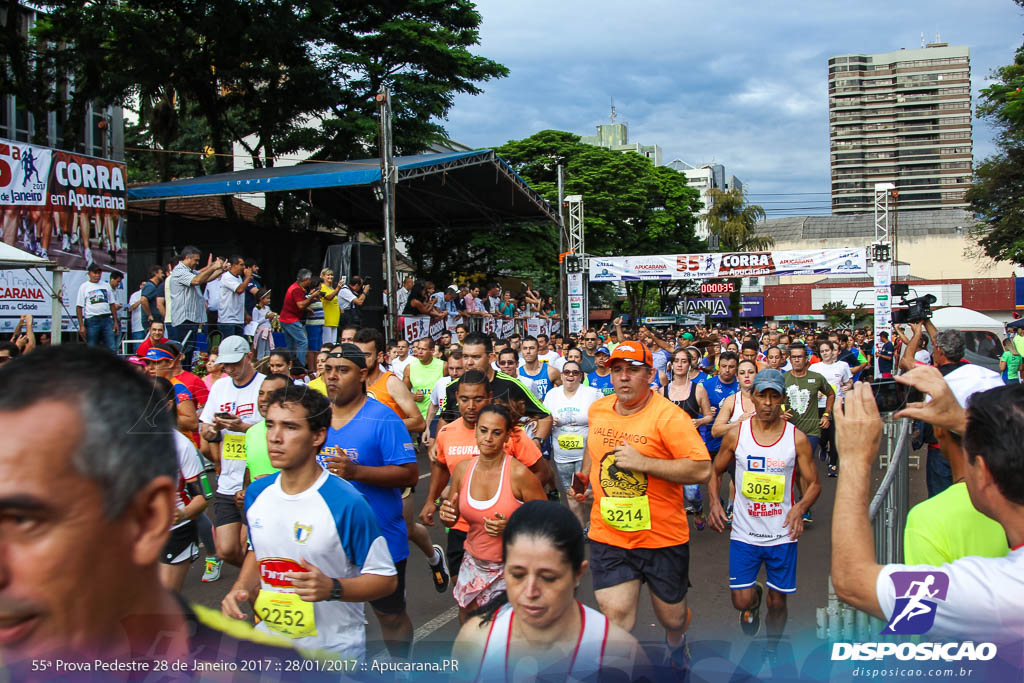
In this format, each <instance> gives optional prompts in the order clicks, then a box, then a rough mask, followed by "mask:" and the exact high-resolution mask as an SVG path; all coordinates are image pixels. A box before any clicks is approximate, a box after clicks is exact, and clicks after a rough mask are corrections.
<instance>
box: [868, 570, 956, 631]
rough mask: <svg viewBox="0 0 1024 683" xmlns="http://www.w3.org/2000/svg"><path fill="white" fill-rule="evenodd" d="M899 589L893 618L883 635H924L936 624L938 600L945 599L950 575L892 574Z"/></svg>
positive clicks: (929, 573) (894, 583)
mask: <svg viewBox="0 0 1024 683" xmlns="http://www.w3.org/2000/svg"><path fill="white" fill-rule="evenodd" d="M889 578H890V579H892V584H893V587H894V588H895V589H896V604H895V606H894V607H893V609H892V618H891V619H889V623H888V624H887V625H886V627H885V629H883V630H882V633H899V634H903V635H921V634H923V633H927V632H928V631H929V629H931V627H932V626H933V625H934V624H935V612H936V610H937V609H938V604H937V603H936V600H942V601H945V600H946V593H947V592H948V591H949V576H947V575H946V574H945V573H944V572H940V571H934V572H893V573H892V574H891V575H890V576H889Z"/></svg>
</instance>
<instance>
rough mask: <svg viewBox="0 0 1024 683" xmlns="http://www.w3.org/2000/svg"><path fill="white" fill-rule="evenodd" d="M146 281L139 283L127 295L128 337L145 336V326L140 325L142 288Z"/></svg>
mask: <svg viewBox="0 0 1024 683" xmlns="http://www.w3.org/2000/svg"><path fill="white" fill-rule="evenodd" d="M145 286H146V281H145V280H143V281H142V282H140V283H139V288H138V289H136V290H135V291H134V292H132V295H131V296H130V297H128V338H129V339H132V340H138V339H142V338H143V337H145V336H146V328H144V327H143V326H142V288H143V287H145Z"/></svg>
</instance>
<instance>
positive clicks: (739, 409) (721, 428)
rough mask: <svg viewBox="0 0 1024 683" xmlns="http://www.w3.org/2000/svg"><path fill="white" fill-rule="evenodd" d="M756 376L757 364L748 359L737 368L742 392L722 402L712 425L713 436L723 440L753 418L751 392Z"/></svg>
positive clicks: (737, 377) (742, 361)
mask: <svg viewBox="0 0 1024 683" xmlns="http://www.w3.org/2000/svg"><path fill="white" fill-rule="evenodd" d="M756 375H757V363H755V362H754V361H752V360H747V359H743V360H741V361H740V364H739V366H738V367H737V368H736V381H738V382H739V383H740V390H739V391H738V392H736V393H735V394H733V395H732V396H730V397H729V398H727V399H725V400H724V401H722V405H721V407H720V408H719V409H718V414H717V415H716V416H715V422H714V424H712V425H711V436H713V437H715V438H716V439H721V438H722V437H724V436H725V435H726V434H728V433H729V432H730V431H731V430H733V429H736V428H737V427H738V426H739V424H740V423H741V422H743V421H744V420H749V419H750V417H751V416H753V414H754V402H753V401H752V400H751V398H750V395H751V394H750V392H751V390H752V387H753V386H754V377H755V376H756Z"/></svg>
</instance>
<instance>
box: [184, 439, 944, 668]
mask: <svg viewBox="0 0 1024 683" xmlns="http://www.w3.org/2000/svg"><path fill="white" fill-rule="evenodd" d="M817 464H818V467H819V477H820V481H821V484H822V489H823V490H822V494H821V497H820V498H819V500H818V502H817V503H816V504H815V506H814V510H813V512H814V522H813V524H811V525H810V526H808V527H807V528H806V530H805V532H804V534H803V536H802V537H801V538H800V541H799V543H800V545H799V560H798V568H797V592H796V593H795V594H793V595H791V596H790V597H789V604H788V608H789V621H788V623H787V626H786V635H787V636H788V637H789V638H790V640H791V642H792V643H793V647H794V651H795V652H796V653H797V655H798V656H797V660H798V661H801V660H802V659H803V656H806V654H807V652H809V651H810V650H811V649H813V645H815V644H816V643H817V641H816V640H815V639H814V631H815V609H816V608H817V607H823V606H825V603H826V600H827V596H828V575H829V553H830V548H831V546H830V541H831V520H832V506H833V501H834V499H835V490H836V479H830V478H828V477H827V476H825V466H824V464H823V463H820V462H818V463H817ZM924 464H925V463H924V452H923V451H921V462H920V469H918V470H915V469H911V470H910V472H911V475H910V500H911V504H912V505H913V504H915V503H917V502H919V501H921V500H923V499H924V498H925V497H926V491H925V472H924ZM419 466H420V472H421V473H427V472H429V466H428V463H427V459H426V456H425V455H423V454H422V453H421V454H420V458H419ZM874 473H875V477H874V479H875V484H874V486H875V487H877V485H878V483H879V481H880V480H881V477H882V475H883V474H884V470H881V469H879V468H878V467H877V466H876V468H875V471H874ZM840 476H841V475H840ZM421 481H422V484H421V485H420V486H419V487H417V490H416V494H415V495H416V501H417V507H416V509H417V510H418V509H419V508H420V507H421V506H422V505H423V502H424V499H425V498H426V493H427V485H426V479H425V478H424V479H422V480H421ZM430 535H431V538H432V540H433V541H434V542H436V543H439V544H441V546H442V547H444V546H445V534H444V529H443V527H441V526H440V525H438V526H435V527H433V528H431V529H430ZM728 553H729V536H728V530H727V531H726V532H725V533H722V534H718V533H716V532H714V531H712V530H711V529H710V528H708V529H705V530H704V531H697V530H696V528H695V527H694V525H693V520H692V516H691V518H690V581H691V583H692V587H691V588H690V591H689V594H688V599H689V604H690V609H691V610H692V611H693V622H692V625H691V627H690V631H689V635H688V638H689V640H690V647H691V652H692V653H693V656H694V659H695V661H697V662H698V663H697V664H696V665H695V672H696V673H697V674H698V676H697V678H701V676H700V675H699V674H700V673H701V670H702V668H704V669H706V670H707V674H708V675H709V676H711V677H712V678H715V679H717V678H718V676H714V675H712V672H714V671H718V670H719V669H720V668H721V667H722V666H726V667H730V666H731V667H735V666H736V664H735V663H736V662H740V661H743V662H747V660H748V658H749V657H750V652H751V650H750V649H749V648H750V645H751V643H750V639H749V638H747V637H746V636H744V635H743V633H742V632H741V631H740V627H739V623H738V616H737V612H736V610H735V609H734V608H733V606H732V602H731V599H730V593H729V586H728V566H729V557H728ZM407 571H408V573H407V599H408V605H409V607H408V611H409V616H410V617H411V619H412V622H413V626H414V627H415V629H416V645H415V649H414V654H413V657H414V659H416V660H418V661H433V660H437V659H442V658H444V657H446V656H447V655H448V653H449V651H450V647H451V643H452V641H453V640H454V639H455V636H456V635H457V634H458V629H459V624H458V617H457V607H456V605H455V601H454V599H453V598H452V597H451V593H450V589H449V592H447V593H445V594H439V593H437V592H436V590H435V589H434V585H433V582H432V581H431V579H430V575H429V572H428V566H427V562H426V558H424V556H423V553H422V552H420V551H419V549H418V548H416V547H415V546H414V547H413V548H412V553H411V555H410V557H409V562H408V570H407ZM202 573H203V563H202V562H201V561H197V562H196V563H195V564H194V565H193V566H192V569H191V571H190V572H189V575H188V578H187V580H186V582H185V588H184V591H183V592H184V595H185V597H186V598H187V599H188V600H190V601H192V602H196V603H200V604H203V605H207V606H209V607H215V608H219V605H220V601H221V598H222V597H223V596H224V594H225V593H226V592H227V591H228V590H229V589H230V588H231V585H232V584H233V582H234V580H235V577H236V576H237V573H238V570H237V569H236V568H234V567H231V566H227V565H225V567H224V571H223V573H222V576H221V579H220V580H219V581H217V582H215V583H209V584H206V583H202V582H201V580H200V579H201V577H202ZM762 579H763V572H762ZM578 595H579V599H580V600H581V601H582V602H584V603H585V604H587V605H590V606H591V607H596V606H597V602H596V600H594V591H593V587H592V584H591V577H590V575H589V573H588V574H587V575H585V576H584V579H583V582H582V583H581V584H580V589H579V594H578ZM762 618H763V616H762ZM366 629H367V654H368V656H369V657H370V658H374V657H377V656H384V653H385V650H384V646H383V643H382V642H381V640H380V628H379V625H378V624H377V620H376V618H375V616H374V615H373V614H372V610H370V609H367V627H366ZM763 633H764V631H763V629H762V636H760V637H763ZM633 635H635V636H636V638H637V639H638V640H639V641H640V642H641V643H643V644H644V645H645V647H646V648H647V650H648V653H649V655H650V656H651V657H652V658H653V657H655V656H660V653H661V649H660V645H661V644H662V643H664V631H663V630H662V629H661V627H660V626H658V625H657V622H656V620H655V618H654V612H653V610H652V608H651V603H650V598H649V597H648V593H647V591H646V589H644V590H642V591H641V597H640V604H639V609H638V613H637V621H636V626H635V628H634V629H633ZM801 649H803V652H802V653H801ZM723 652H728V653H729V655H728V657H726V659H727V660H729V661H728V662H724V661H720V659H721V657H722V656H723ZM702 657H703V658H702ZM752 661H753V663H752V664H750V665H749V666H748V669H749V670H750V671H754V672H756V671H757V667H758V666H760V662H759V661H756V658H755V660H752ZM730 670H731V669H730Z"/></svg>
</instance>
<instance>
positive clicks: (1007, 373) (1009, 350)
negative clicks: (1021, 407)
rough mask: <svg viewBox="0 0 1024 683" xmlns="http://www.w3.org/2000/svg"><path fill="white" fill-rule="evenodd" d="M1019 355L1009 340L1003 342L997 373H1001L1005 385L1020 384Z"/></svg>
mask: <svg viewBox="0 0 1024 683" xmlns="http://www.w3.org/2000/svg"><path fill="white" fill-rule="evenodd" d="M1020 360H1021V355H1020V353H1019V352H1018V351H1017V347H1016V346H1014V344H1013V342H1012V341H1010V340H1009V339H1004V340H1003V355H1002V357H1001V358H1000V359H999V371H1000V372H1002V373H1003V381H1004V382H1006V383H1007V384H1018V383H1019V382H1020Z"/></svg>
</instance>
